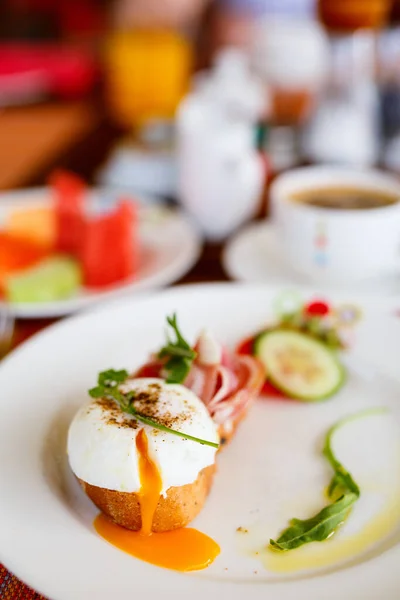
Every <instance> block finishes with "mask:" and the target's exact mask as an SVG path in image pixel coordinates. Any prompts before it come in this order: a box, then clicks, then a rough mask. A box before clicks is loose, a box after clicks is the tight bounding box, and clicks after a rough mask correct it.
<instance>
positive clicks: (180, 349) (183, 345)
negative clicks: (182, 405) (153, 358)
mask: <svg viewBox="0 0 400 600" xmlns="http://www.w3.org/2000/svg"><path fill="white" fill-rule="evenodd" d="M167 323H168V325H169V326H170V328H171V329H172V331H173V332H174V334H175V336H176V340H175V341H174V340H172V339H171V338H170V337H169V335H168V332H167V343H166V345H165V346H163V347H162V348H161V350H160V351H159V353H158V358H162V359H167V362H166V363H165V365H164V371H165V374H166V382H167V383H183V382H184V381H185V379H186V377H187V376H188V373H189V371H190V367H191V366H192V362H193V361H194V359H195V358H196V356H197V352H196V351H195V350H193V348H192V347H191V346H190V345H189V343H188V342H187V341H186V340H185V338H184V337H183V336H182V334H181V332H180V330H179V327H178V321H177V317H176V314H175V313H174V314H173V315H172V317H167Z"/></svg>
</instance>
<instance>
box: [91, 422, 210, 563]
mask: <svg viewBox="0 0 400 600" xmlns="http://www.w3.org/2000/svg"><path fill="white" fill-rule="evenodd" d="M136 448H137V451H138V454H139V475H140V485H141V487H140V492H139V498H140V507H141V513H142V528H141V530H140V531H130V530H129V529H124V528H123V527H120V526H119V525H116V524H115V523H113V522H112V521H109V520H108V519H107V518H106V517H105V516H104V515H103V514H100V515H98V516H97V517H96V519H95V521H94V527H95V529H96V531H97V533H98V534H99V535H101V537H103V538H104V539H105V540H107V541H108V542H109V543H111V544H112V545H113V546H116V547H117V548H119V549H120V550H123V551H124V552H127V553H128V554H131V555H132V556H135V557H136V558H139V559H141V560H144V561H146V562H148V563H151V564H153V565H157V566H159V567H165V568H167V569H174V570H175V571H196V570H199V569H205V568H206V567H208V566H209V565H210V564H211V563H212V562H213V561H214V559H215V558H216V557H217V556H218V554H219V552H220V548H219V546H218V544H217V543H216V542H214V540H212V539H211V538H210V537H208V536H207V535H205V534H204V533H201V532H200V531H197V530H196V529H192V528H182V529H175V530H173V531H167V532H164V533H155V532H152V531H151V527H152V522H153V516H154V513H155V511H156V508H157V504H158V501H159V498H160V492H161V488H162V481H161V476H160V473H159V471H158V469H157V466H156V464H155V463H154V462H153V461H152V460H151V458H150V456H149V454H148V442H147V436H146V433H145V431H144V429H141V430H140V432H139V433H138V435H137V437H136Z"/></svg>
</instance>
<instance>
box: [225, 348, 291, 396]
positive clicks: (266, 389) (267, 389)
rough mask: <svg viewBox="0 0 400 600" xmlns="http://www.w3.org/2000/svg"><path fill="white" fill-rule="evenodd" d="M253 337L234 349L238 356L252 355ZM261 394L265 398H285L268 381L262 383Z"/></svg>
mask: <svg viewBox="0 0 400 600" xmlns="http://www.w3.org/2000/svg"><path fill="white" fill-rule="evenodd" d="M253 347H254V337H251V338H247V339H245V340H243V341H242V342H240V344H239V345H238V347H237V348H236V352H237V353H238V354H250V355H251V356H252V355H253ZM261 393H262V394H264V395H265V396H273V397H274V398H286V397H287V396H285V395H284V394H282V392H281V391H280V390H278V389H277V388H276V387H275V386H274V385H273V384H272V383H271V382H270V381H268V379H267V380H266V381H264V385H263V387H262V389H261Z"/></svg>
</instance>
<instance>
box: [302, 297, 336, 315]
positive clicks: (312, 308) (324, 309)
mask: <svg viewBox="0 0 400 600" xmlns="http://www.w3.org/2000/svg"><path fill="white" fill-rule="evenodd" d="M330 311H331V309H330V306H329V304H327V303H326V302H323V301H322V300H317V301H314V302H310V303H309V304H307V305H306V306H305V307H304V312H305V313H306V314H307V315H310V316H313V317H325V315H327V314H329V313H330Z"/></svg>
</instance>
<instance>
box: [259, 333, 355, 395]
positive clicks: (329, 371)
mask: <svg viewBox="0 0 400 600" xmlns="http://www.w3.org/2000/svg"><path fill="white" fill-rule="evenodd" d="M254 354H255V356H257V357H258V359H259V360H261V362H262V363H264V366H265V368H266V370H267V374H268V377H269V379H270V381H271V383H273V384H274V386H275V387H277V388H278V389H279V390H281V391H282V392H283V393H284V394H286V395H287V396H289V397H290V398H295V399H297V400H303V401H305V402H316V401H318V400H324V399H326V398H330V397H331V396H333V394H335V393H336V392H337V391H338V390H339V389H340V388H341V387H342V385H343V383H344V381H345V377H346V372H345V369H344V367H343V365H342V364H341V363H340V361H339V359H338V357H337V355H336V352H335V351H333V350H332V349H330V348H329V347H328V346H327V345H326V344H324V343H323V342H322V341H320V340H318V339H316V338H315V337H312V336H311V335H308V334H306V333H302V332H300V331H296V330H292V329H271V330H268V331H265V332H263V333H261V334H259V335H258V336H257V338H256V340H255V343H254Z"/></svg>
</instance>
